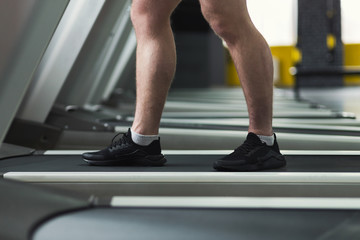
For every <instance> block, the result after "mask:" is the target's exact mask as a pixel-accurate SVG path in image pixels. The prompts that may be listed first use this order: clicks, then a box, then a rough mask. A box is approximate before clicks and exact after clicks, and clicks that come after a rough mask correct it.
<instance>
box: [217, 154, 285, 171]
mask: <svg viewBox="0 0 360 240" xmlns="http://www.w3.org/2000/svg"><path fill="white" fill-rule="evenodd" d="M285 166H286V161H285V158H283V159H279V158H275V157H273V158H269V159H268V160H266V161H264V162H262V163H261V164H259V163H254V164H243V165H233V166H222V165H221V164H219V163H218V162H214V169H216V170H218V171H228V172H250V171H261V170H267V169H278V168H283V167H285Z"/></svg>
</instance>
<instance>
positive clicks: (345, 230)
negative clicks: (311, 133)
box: [0, 1, 359, 239]
mask: <svg viewBox="0 0 360 240" xmlns="http://www.w3.org/2000/svg"><path fill="white" fill-rule="evenodd" d="M71 3H74V4H76V3H77V2H75V1H70V4H71ZM78 3H80V2H78ZM49 4H50V3H49ZM83 4H86V3H85V2H84V3H83ZM53 6H54V5H52V7H53ZM70 6H71V5H69V6H68V8H67V10H70V9H72V8H71V7H70ZM87 6H89V7H90V4H88V5H87ZM69 7H70V8H69ZM98 7H99V8H98V10H100V9H102V10H103V8H101V6H98ZM54 9H55V8H54ZM75 9H76V8H75ZM80 9H85V8H83V7H80ZM91 9H93V10H94V8H91ZM95 9H96V7H95ZM50 15H51V14H50ZM94 15H95V16H96V14H94ZM51 16H53V15H51ZM42 20H44V19H42ZM40 22H42V23H43V22H46V21H40ZM55 35H56V34H55ZM55 35H54V36H55ZM49 46H50V45H49ZM44 56H46V55H44ZM48 70H49V69H48ZM29 74H30V73H29ZM44 79H45V78H44ZM50 79H51V78H50ZM47 81H50V80H47ZM35 85H36V84H35ZM34 92H36V91H34V90H31V91H28V92H27V94H29V95H28V97H29V99H31V98H32V97H33V96H32V94H34ZM23 99H24V98H19V100H18V102H19V103H20V102H22V101H24V100H23ZM43 101H44V100H43ZM2 103H4V102H3V101H2ZM5 103H6V102H5ZM45 103H47V102H46V101H45ZM23 104H24V103H23ZM43 105H47V104H43ZM0 106H3V105H0ZM39 107H40V106H39ZM22 109H23V110H24V111H25V112H29V111H28V109H27V107H23V108H22ZM0 110H3V109H2V108H0ZM21 112H22V111H21ZM45 112H46V111H45ZM19 114H21V113H19ZM21 116H24V115H21ZM13 119H14V115H13V116H11V117H10V118H9V121H8V122H7V125H6V126H4V127H3V128H4V129H5V130H4V133H3V132H0V133H1V136H4V135H5V133H6V131H7V129H8V126H9V125H10V124H9V122H11V121H13ZM23 120H26V118H25V117H23ZM178 131H179V132H180V131H183V130H182V129H178ZM0 143H2V140H1V142H0ZM4 148H5V149H10V150H11V151H9V152H12V154H11V153H9V154H7V153H6V154H2V155H1V156H2V160H0V166H1V167H0V169H1V170H0V172H1V175H2V179H1V180H0V191H1V192H2V196H4V197H1V198H0V202H1V203H2V204H1V207H0V208H1V209H0V211H1V212H2V216H3V217H2V218H1V219H3V220H2V221H0V224H1V228H0V229H1V230H0V236H1V238H3V239H14V238H15V239H57V238H59V239H64V238H67V239H71V238H74V239H91V238H96V239H98V238H104V237H106V238H107V239H118V238H119V236H124V237H126V238H132V239H144V233H145V234H146V237H147V238H154V239H155V238H156V239H162V238H164V239H165V238H166V239H180V238H181V239H184V237H186V238H187V239H215V238H217V239H218V238H219V237H224V236H225V237H226V238H227V239H235V238H236V239H239V237H244V238H249V237H250V238H254V239H261V238H264V236H266V237H267V238H273V239H288V238H289V237H291V238H298V239H309V238H316V237H317V238H319V237H321V238H323V239H331V238H334V239H336V238H340V239H343V238H347V237H348V238H355V239H356V238H358V236H359V232H358V231H357V230H356V229H357V228H356V226H357V225H358V220H359V219H358V211H359V205H358V202H359V199H358V195H357V193H358V192H359V191H357V188H358V183H359V176H358V174H357V173H356V172H354V171H356V170H357V161H358V153H357V152H354V151H349V152H344V151H342V152H337V153H335V152H332V153H330V154H331V155H330V156H327V155H325V153H324V152H318V154H319V159H320V160H319V162H318V161H314V157H313V156H315V155H316V153H315V152H312V153H311V155H309V158H308V160H307V161H308V163H312V164H314V165H312V168H313V169H314V171H315V172H313V173H312V174H310V173H309V172H304V171H307V170H306V169H308V168H307V166H305V165H302V163H304V162H305V161H306V160H304V159H306V155H305V153H300V154H299V153H294V156H298V159H292V160H291V159H290V160H289V165H288V168H287V169H280V170H277V171H267V172H257V173H248V174H246V173H226V172H225V173H220V172H214V171H213V170H212V169H211V162H212V161H213V160H214V159H215V158H218V157H220V156H221V155H223V154H225V153H224V152H211V151H209V150H207V151H205V154H204V153H201V152H191V151H190V152H184V151H182V152H164V153H165V154H166V155H167V156H168V160H169V164H168V165H169V166H168V167H165V168H137V167H136V168H132V167H119V168H116V170H114V168H107V167H103V168H98V167H90V166H88V165H86V164H85V163H84V162H83V161H82V159H81V157H80V155H79V154H80V152H68V151H63V152H61V151H60V152H39V151H35V150H33V149H27V148H22V151H21V154H19V153H20V151H19V150H18V149H19V148H18V147H17V146H8V145H7V144H2V145H1V150H3V149H4ZM0 152H1V153H3V151H0ZM81 152H82V151H81ZM308 153H309V152H308ZM346 154H348V156H346ZM286 156H288V157H290V156H291V152H288V153H286ZM331 156H333V158H332V157H331ZM348 157H349V158H348ZM193 158H195V160H194V159H193ZM321 159H322V161H321ZM329 159H330V160H329ZM347 159H348V160H347ZM345 161H348V162H347V164H344V162H345ZM329 162H330V163H331V164H329ZM324 163H326V164H324ZM338 164H340V166H342V168H340V169H339V165H338ZM185 165H186V166H185ZM296 166H298V167H296ZM190 168H191V169H192V170H191V171H189V170H190ZM169 169H170V170H171V172H170V170H169ZM332 169H333V171H332ZM335 170H339V171H340V172H336V171H335ZM179 171H181V172H179ZM297 171H298V172H297ZM191 174H193V175H192V176H191ZM24 176H25V178H24ZM124 176H125V177H127V178H123V177H124ZM154 176H155V177H154ZM121 178H122V180H120V179H121ZM39 179H42V180H41V181H40V180H39ZM219 184H220V185H219ZM316 185H317V186H316ZM192 187H193V188H192ZM267 187H269V188H268V189H273V190H274V189H279V190H278V191H277V192H276V193H277V194H274V195H271V194H270V193H271V191H266V189H267ZM284 188H285V189H286V188H287V189H288V190H289V189H293V191H292V193H291V192H290V193H289V192H286V191H284V192H282V193H280V189H284ZM296 188H298V189H303V190H302V191H299V192H296V191H295V190H294V189H296ZM162 189H164V192H162V191H161V190H162ZM242 189H243V190H244V191H241V190H242ZM245 189H247V191H245ZM254 189H257V191H256V192H255V193H254V192H253V190H254ZM319 189H321V191H319ZM326 189H327V191H326ZM334 189H335V191H334ZM200 190H201V191H200ZM336 190H338V191H336ZM101 191H102V192H101ZM171 191H172V192H171ZM326 192H327V193H326ZM241 193H243V195H239V194H241ZM305 193H307V194H306V197H302V198H298V197H300V196H301V195H302V194H305ZM321 193H323V194H324V195H321ZM256 194H258V196H256ZM292 194H293V195H292ZM254 195H255V196H254ZM291 195H292V196H291ZM324 196H325V197H324ZM180 203H181V204H180ZM290 218H291V219H292V221H291V222H290V221H289V219H290ZM4 220H5V221H4ZM290 223H291V224H290ZM9 226H10V227H9ZM160 229H161V230H160ZM304 229H305V230H306V231H304ZM349 229H350V230H349ZM353 229H355V230H353ZM295 236H296V237H295Z"/></svg>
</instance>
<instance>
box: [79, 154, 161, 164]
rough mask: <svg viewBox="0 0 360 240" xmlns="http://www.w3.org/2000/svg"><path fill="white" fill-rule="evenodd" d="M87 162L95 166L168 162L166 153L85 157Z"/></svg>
mask: <svg viewBox="0 0 360 240" xmlns="http://www.w3.org/2000/svg"><path fill="white" fill-rule="evenodd" d="M83 160H84V161H85V162H87V163H88V164H90V165H94V166H144V167H147V166H149V167H161V166H164V165H165V163H166V162H167V160H166V158H165V157H164V155H150V156H146V157H140V158H124V159H110V160H100V161H99V160H90V159H85V158H83Z"/></svg>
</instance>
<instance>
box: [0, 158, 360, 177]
mask: <svg viewBox="0 0 360 240" xmlns="http://www.w3.org/2000/svg"><path fill="white" fill-rule="evenodd" d="M166 158H167V160H168V162H167V163H166V166H165V167H139V166H110V167H109V166H90V165H88V164H87V163H85V162H84V161H83V160H82V157H81V156H80V155H31V156H23V157H15V158H10V159H6V160H2V161H0V173H6V172H213V171H215V170H214V169H213V168H212V165H213V162H214V161H215V160H217V159H219V158H221V156H220V155H166ZM286 159H287V166H286V168H282V169H276V170H266V171H267V172H360V156H356V155H355V156H354V155H350V156H349V155H347V156H342V155H338V156H337V155H331V156H328V155H326V156H325V155H288V156H286Z"/></svg>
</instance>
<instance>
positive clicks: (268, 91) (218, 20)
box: [200, 0, 273, 136]
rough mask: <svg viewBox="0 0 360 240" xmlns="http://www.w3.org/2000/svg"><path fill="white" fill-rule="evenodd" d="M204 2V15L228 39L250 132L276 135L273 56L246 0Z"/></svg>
mask: <svg viewBox="0 0 360 240" xmlns="http://www.w3.org/2000/svg"><path fill="white" fill-rule="evenodd" d="M200 3H201V7H202V11H203V14H204V17H205V18H206V19H207V20H208V22H209V23H210V25H211V27H212V28H213V29H214V31H215V32H216V33H217V34H218V35H219V36H220V37H221V38H222V39H223V40H224V41H225V42H226V44H227V46H228V48H229V51H230V54H231V56H232V58H233V60H234V63H235V66H236V70H237V72H238V75H239V78H240V81H241V84H242V87H243V91H244V94H245V97H246V102H247V106H248V112H249V121H250V122H249V132H253V133H255V134H259V135H265V136H270V135H272V134H273V130H272V101H273V64H272V56H271V52H270V49H269V46H268V45H267V43H266V41H265V40H264V38H263V37H262V35H261V34H260V33H259V32H258V31H257V29H256V28H255V27H254V25H253V23H252V21H251V19H250V17H249V14H248V11H247V6H246V0H226V1H218V0H200Z"/></svg>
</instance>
